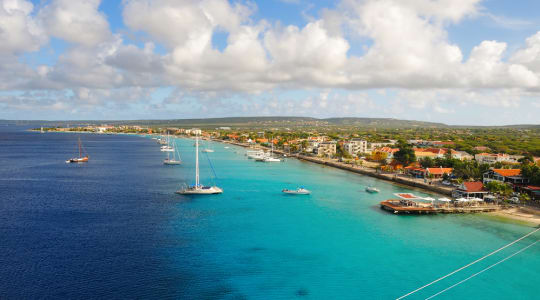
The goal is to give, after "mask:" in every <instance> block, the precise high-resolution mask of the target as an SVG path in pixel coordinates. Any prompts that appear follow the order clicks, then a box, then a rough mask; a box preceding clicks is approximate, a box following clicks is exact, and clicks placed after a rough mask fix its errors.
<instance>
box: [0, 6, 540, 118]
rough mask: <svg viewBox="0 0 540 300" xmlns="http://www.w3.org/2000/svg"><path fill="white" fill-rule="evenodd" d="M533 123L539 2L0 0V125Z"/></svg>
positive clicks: (538, 80) (538, 84)
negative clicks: (254, 120)
mask: <svg viewBox="0 0 540 300" xmlns="http://www.w3.org/2000/svg"><path fill="white" fill-rule="evenodd" d="M231 116H309V117H317V118H327V117H374V118H380V117H383V118H397V119H406V120H421V121H431V122H442V123H446V124H456V125H507V124H540V1H525V0H516V1H506V0H484V1H482V0H336V1H329V0H321V1H306V0H265V1H243V0H239V1H227V0H201V1H195V0H104V1H100V0H33V1H27V0H0V119H10V120H14V119H20V120H28V119H34V120H125V119H130V120H133V119H166V118H181V119H184V118H209V117H231Z"/></svg>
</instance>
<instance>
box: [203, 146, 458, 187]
mask: <svg viewBox="0 0 540 300" xmlns="http://www.w3.org/2000/svg"><path fill="white" fill-rule="evenodd" d="M212 141H214V142H221V143H225V144H231V145H236V146H240V147H243V148H250V145H246V144H242V143H236V142H229V141H223V140H216V139H212ZM259 148H262V149H267V150H268V148H266V147H262V146H259ZM274 152H275V153H278V154H281V155H287V157H293V158H296V159H298V160H300V161H307V162H311V163H316V164H320V165H325V166H329V167H333V168H337V169H341V170H345V171H349V172H352V173H357V174H360V175H365V176H370V177H374V178H377V179H381V180H385V181H389V182H391V183H393V184H395V185H398V186H407V187H408V188H415V189H420V190H423V191H427V192H429V193H435V194H438V195H442V196H451V195H452V189H450V188H446V187H441V186H436V185H430V184H427V183H424V182H420V181H417V180H414V179H411V178H406V177H403V176H397V175H396V174H385V173H380V172H378V171H377V170H375V169H373V168H368V167H360V166H352V165H349V164H345V163H341V162H335V161H330V160H327V159H323V158H318V157H311V156H305V155H301V154H287V153H285V152H283V151H281V150H275V149H274Z"/></svg>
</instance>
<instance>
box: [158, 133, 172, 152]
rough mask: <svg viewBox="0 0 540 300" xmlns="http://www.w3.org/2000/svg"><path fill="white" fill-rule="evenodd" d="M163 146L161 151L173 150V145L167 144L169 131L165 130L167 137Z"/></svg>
mask: <svg viewBox="0 0 540 300" xmlns="http://www.w3.org/2000/svg"><path fill="white" fill-rule="evenodd" d="M164 142H165V146H161V152H174V147H171V145H170V144H169V133H168V132H167V138H166V139H165V141H164Z"/></svg>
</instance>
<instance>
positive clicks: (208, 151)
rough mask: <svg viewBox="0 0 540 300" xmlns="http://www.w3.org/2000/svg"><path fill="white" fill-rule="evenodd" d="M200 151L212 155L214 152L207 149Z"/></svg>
mask: <svg viewBox="0 0 540 300" xmlns="http://www.w3.org/2000/svg"><path fill="white" fill-rule="evenodd" d="M201 151H202V152H206V153H213V152H214V150H212V149H208V148H205V149H202V150H201Z"/></svg>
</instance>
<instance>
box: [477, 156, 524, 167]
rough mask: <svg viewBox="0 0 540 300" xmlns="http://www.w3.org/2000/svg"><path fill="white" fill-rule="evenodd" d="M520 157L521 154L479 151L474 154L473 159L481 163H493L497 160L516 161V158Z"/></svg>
mask: <svg viewBox="0 0 540 300" xmlns="http://www.w3.org/2000/svg"><path fill="white" fill-rule="evenodd" d="M522 157H523V156H521V155H509V154H504V153H479V154H476V155H475V156H474V159H475V160H476V161H478V163H481V164H494V163H497V162H506V163H518V160H519V159H520V158H522Z"/></svg>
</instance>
